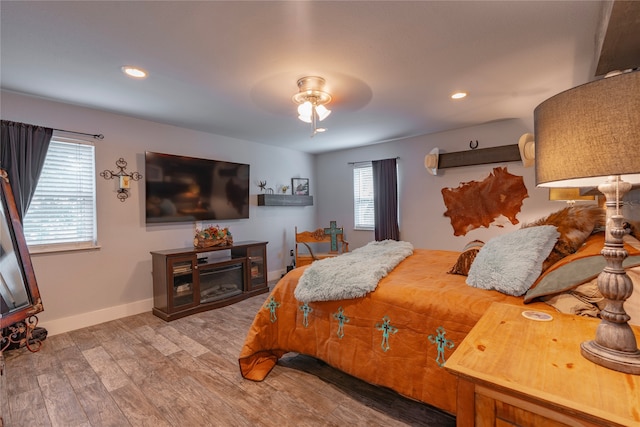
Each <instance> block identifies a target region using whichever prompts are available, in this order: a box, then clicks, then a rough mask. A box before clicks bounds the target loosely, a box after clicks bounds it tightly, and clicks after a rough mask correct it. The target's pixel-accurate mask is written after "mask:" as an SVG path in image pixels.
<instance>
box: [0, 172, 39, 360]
mask: <svg viewBox="0 0 640 427" xmlns="http://www.w3.org/2000/svg"><path fill="white" fill-rule="evenodd" d="M0 191H1V197H0V198H1V199H2V206H1V208H2V209H0V331H1V332H2V334H1V336H0V338H1V341H0V354H1V353H2V351H3V350H5V349H6V348H7V347H9V346H13V345H18V346H22V345H26V346H27V347H28V348H29V350H31V351H37V350H38V349H39V348H40V345H41V342H40V341H38V340H33V339H32V335H31V334H32V332H33V330H34V329H35V327H36V325H37V323H38V318H37V317H36V316H35V315H36V314H38V313H40V312H41V311H42V310H43V308H42V301H41V299H40V291H39V290H38V284H37V283H36V277H35V274H34V271H33V266H32V265H31V257H30V256H29V249H28V248H27V243H26V241H25V238H24V234H23V232H22V224H21V222H20V218H19V216H18V210H17V208H16V203H15V199H14V197H13V192H12V191H11V186H10V185H9V179H8V177H7V173H6V172H5V171H4V170H2V169H0Z"/></svg>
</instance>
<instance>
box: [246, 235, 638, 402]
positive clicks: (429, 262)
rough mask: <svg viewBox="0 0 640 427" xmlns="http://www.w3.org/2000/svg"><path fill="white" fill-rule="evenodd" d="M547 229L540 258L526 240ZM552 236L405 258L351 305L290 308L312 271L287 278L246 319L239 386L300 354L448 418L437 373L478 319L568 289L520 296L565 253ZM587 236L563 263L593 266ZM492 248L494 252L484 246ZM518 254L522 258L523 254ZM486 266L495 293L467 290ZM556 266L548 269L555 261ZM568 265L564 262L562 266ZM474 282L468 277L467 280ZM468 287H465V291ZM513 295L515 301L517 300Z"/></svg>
mask: <svg viewBox="0 0 640 427" xmlns="http://www.w3.org/2000/svg"><path fill="white" fill-rule="evenodd" d="M547 227H550V228H552V229H553V230H554V233H550V232H549V233H546V235H549V236H554V237H553V238H551V239H550V240H551V241H552V242H554V243H551V244H550V243H549V242H547V243H546V247H545V248H543V249H541V248H540V247H539V246H536V245H535V244H533V243H532V240H535V239H532V237H531V235H532V234H535V233H538V231H539V230H541V229H542V228H545V229H546V231H549V229H548V228H547ZM588 228H591V230H588ZM527 230H528V231H527ZM557 230H560V228H556V227H554V226H549V225H540V224H536V225H535V226H533V227H528V228H523V229H520V230H517V231H514V232H511V233H507V234H505V235H504V236H501V238H494V239H491V240H490V241H489V242H487V244H484V245H478V247H474V246H473V245H470V248H466V249H465V250H463V251H461V252H456V251H445V250H427V249H414V250H413V253H412V254H411V255H409V256H408V257H406V258H405V259H404V260H402V261H401V262H400V263H399V264H398V265H397V266H396V267H395V268H394V269H393V270H392V271H391V272H390V273H389V274H388V275H386V276H385V277H383V278H382V279H381V280H380V281H379V283H378V284H377V287H376V288H375V290H374V291H373V292H369V293H367V294H366V295H364V296H362V297H358V298H349V299H342V300H331V301H314V302H307V303H303V302H301V301H299V300H298V299H296V297H295V295H294V292H295V288H296V286H298V282H299V280H300V279H301V276H303V274H304V273H305V271H306V270H307V269H308V268H311V267H312V266H313V264H312V266H305V267H301V268H296V269H294V270H292V271H291V272H289V273H288V274H287V275H285V276H284V277H283V278H282V279H281V280H280V281H279V282H278V283H277V284H276V286H275V287H274V289H273V290H272V292H271V293H270V295H269V296H268V297H267V299H266V301H265V303H264V304H263V306H262V308H261V310H260V311H259V312H258V313H257V314H256V316H255V319H254V321H253V324H252V326H251V328H250V330H249V331H248V334H247V337H246V340H245V344H244V346H243V348H242V350H241V353H240V355H239V365H240V371H241V374H242V376H243V377H244V378H246V379H249V380H254V381H261V380H264V379H265V378H267V376H268V374H269V372H270V371H271V369H272V368H273V367H274V366H275V365H276V363H277V361H278V359H279V358H280V357H282V356H283V355H285V354H286V353H289V352H295V353H301V354H305V355H310V356H313V357H316V358H318V359H320V360H322V361H324V362H326V363H328V364H329V365H331V366H333V367H334V368H337V369H339V370H341V371H343V372H346V373H348V374H350V375H353V376H355V377H357V378H360V379H362V380H364V381H367V382H369V383H371V384H376V385H379V386H383V387H388V388H390V389H393V390H395V391H396V392H398V393H400V394H402V395H404V396H406V397H409V398H412V399H416V400H419V401H421V402H424V403H427V404H430V405H433V406H436V407H438V408H440V409H442V410H444V411H447V412H449V413H451V414H455V413H456V390H457V379H456V377H454V376H453V375H451V374H449V373H448V372H447V371H446V370H445V369H444V365H445V363H446V360H447V358H448V357H449V356H450V355H451V354H452V352H453V351H455V350H456V347H457V346H458V345H459V344H460V342H461V341H462V340H463V339H464V337H465V336H466V335H467V334H468V333H469V331H470V330H471V328H473V326H474V325H475V323H476V322H477V321H478V320H479V319H480V317H481V316H482V315H483V313H484V312H485V310H486V309H487V308H488V307H489V306H490V305H491V304H492V303H494V302H500V303H506V304H512V305H517V306H520V307H522V309H523V310H537V311H546V312H551V313H553V312H554V311H555V310H556V308H554V307H553V306H552V305H550V304H549V303H548V302H543V301H540V299H541V298H543V297H545V296H549V295H557V294H559V293H565V292H571V290H572V289H573V287H575V286H577V285H578V284H574V286H573V287H572V286H566V284H565V286H564V287H563V288H562V289H546V291H545V292H541V291H540V290H538V294H536V295H535V296H532V297H528V296H527V292H529V293H531V292H532V291H533V289H535V286H534V285H535V284H536V283H537V282H539V281H541V280H542V279H543V278H544V276H545V274H540V272H541V268H542V267H541V265H542V264H543V263H544V262H546V261H547V260H548V259H549V257H552V256H553V252H554V251H557V249H558V245H559V244H560V243H561V242H562V244H566V239H567V234H566V233H563V232H559V231H557ZM573 231H574V233H573V236H574V237H575V230H573ZM593 231H594V226H593V225H590V226H589V227H587V229H586V231H584V232H583V233H582V235H581V237H580V242H579V245H578V243H577V242H574V245H577V246H578V248H577V249H576V250H574V251H573V252H574V254H572V256H574V257H575V258H576V259H577V258H580V255H581V254H582V252H583V248H587V247H588V248H590V249H589V250H590V251H591V252H589V254H585V255H584V256H583V257H587V256H590V257H594V258H595V257H596V256H597V253H595V254H594V253H593V252H594V251H593V248H594V247H596V246H598V245H601V244H603V242H604V236H603V233H598V234H592V233H593ZM523 233H529V234H523ZM502 237H504V238H502ZM509 238H511V239H512V240H513V241H515V242H520V243H519V244H517V245H516V246H520V247H516V248H514V247H512V246H509V245H512V244H513V242H511V243H509V242H507V240H509ZM547 239H549V238H547ZM496 240H497V241H498V242H497V243H494V241H496ZM522 242H526V243H522ZM470 243H473V242H470ZM479 243H481V242H479ZM585 243H589V244H588V245H586V244H585ZM496 247H497V248H498V249H496ZM601 247H602V246H600V248H601ZM626 247H627V246H626ZM639 248H640V246H639ZM627 249H628V250H630V251H631V252H632V253H633V255H638V257H637V258H633V259H635V260H636V261H637V262H638V264H639V265H640V249H638V250H635V252H634V248H633V247H630V246H628V247H627ZM527 251H528V252H529V253H525V252H527ZM531 251H533V252H534V253H533V255H532V253H531ZM536 251H537V253H535V252H536ZM541 251H542V252H541ZM353 252H357V249H356V250H355V251H353ZM469 253H472V254H473V257H472V259H471V261H472V262H468V257H467V256H466V255H467V254H469ZM505 254H508V255H505ZM342 256H348V255H341V257H342ZM488 257H490V258H493V259H492V260H493V261H497V262H495V265H492V266H491V269H490V271H489V273H488V277H487V278H486V279H488V281H489V282H491V280H495V277H496V274H498V275H499V276H500V277H501V279H498V281H502V284H501V285H500V286H493V285H492V284H489V285H486V284H484V283H480V282H481V281H480V282H474V281H473V280H470V279H471V278H472V273H473V272H474V270H473V269H474V267H477V266H479V265H483V266H484V265H487V264H490V261H492V260H488V259H486V258H488ZM507 257H512V258H513V257H521V258H523V259H524V261H530V262H529V263H530V264H531V263H532V264H537V267H535V266H534V267H533V269H534V270H535V268H538V270H537V272H535V273H527V272H523V271H521V270H522V269H523V268H528V267H523V266H522V265H521V264H520V263H519V261H522V260H515V259H511V258H507ZM565 257H566V256H562V257H560V258H565ZM528 258H535V259H528ZM556 258H558V257H557V254H556ZM556 258H554V260H555V261H556V262H560V261H561V259H556ZM600 258H601V257H600ZM630 258H632V257H630ZM508 259H510V261H507V260H508ZM322 262H324V261H322ZM556 262H554V263H552V264H551V265H549V266H547V268H546V270H549V271H550V272H551V271H554V269H553V268H552V267H553V266H554V265H555V264H556ZM314 264H315V263H314ZM570 264H571V263H570V262H566V261H565V265H570ZM461 265H463V266H464V265H466V266H467V267H468V269H467V270H466V271H463V272H460V271H457V272H456V271H455V270H456V267H458V268H459V267H460V266H461ZM477 269H481V267H477ZM494 269H497V270H494ZM512 270H514V271H512ZM546 270H545V273H546ZM556 270H557V269H556ZM454 273H458V274H454ZM461 273H464V274H461ZM512 273H515V274H516V275H518V276H520V277H522V276H527V281H528V282H527V283H521V284H519V285H518V286H520V289H516V290H514V289H513V288H512V286H513V284H514V283H517V282H518V281H519V280H520V278H519V277H511V274H512ZM479 274H480V273H478V272H476V274H474V275H473V276H474V278H476V279H477V277H476V276H478V275H479ZM554 274H557V272H556V273H554ZM588 279H589V280H591V279H593V277H588ZM585 280H586V279H585ZM470 281H471V282H473V286H470V284H469V283H468V282H470ZM532 284H533V285H532ZM503 285H504V286H506V288H504V287H502V286H503ZM523 286H524V287H526V289H525V292H522V287H523ZM546 286H547V288H553V286H549V285H548V284H547V285H546ZM492 287H493V288H492ZM516 287H517V286H516ZM636 294H640V292H636ZM530 296H531V295H530Z"/></svg>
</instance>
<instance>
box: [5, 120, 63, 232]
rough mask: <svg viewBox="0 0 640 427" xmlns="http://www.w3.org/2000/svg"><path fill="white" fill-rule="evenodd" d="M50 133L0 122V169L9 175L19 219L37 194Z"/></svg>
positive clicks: (20, 124) (49, 130) (45, 129)
mask: <svg viewBox="0 0 640 427" xmlns="http://www.w3.org/2000/svg"><path fill="white" fill-rule="evenodd" d="M52 134H53V129H50V128H44V127H42V126H34V125H29V124H25V123H18V122H10V121H6V120H2V131H1V133H0V142H1V143H0V168H2V169H4V170H5V171H7V174H8V175H9V183H10V185H11V189H12V190H13V196H14V198H15V199H16V206H17V207H18V215H20V219H21V220H22V218H23V217H24V215H25V214H26V213H27V209H28V208H29V203H31V198H32V197H33V193H34V192H35V191H36V185H37V184H38V179H39V178H40V173H41V172H42V167H43V166H44V159H45V157H46V156H47V150H48V149H49V143H50V142H51V135H52Z"/></svg>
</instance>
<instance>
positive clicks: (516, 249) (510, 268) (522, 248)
mask: <svg viewBox="0 0 640 427" xmlns="http://www.w3.org/2000/svg"><path fill="white" fill-rule="evenodd" d="M559 236H560V233H559V232H558V230H557V229H556V227H555V226H553V225H541V226H537V227H529V228H521V229H519V230H516V231H512V232H511V233H507V234H503V235H501V236H498V237H495V238H493V239H491V240H489V241H488V242H487V243H486V244H485V245H484V246H483V247H482V249H480V251H479V252H478V254H477V255H476V258H475V260H474V261H473V264H471V268H470V269H469V275H468V276H467V284H468V285H469V286H473V287H474V288H480V289H493V290H496V291H499V292H502V293H504V294H507V295H513V296H520V295H524V293H525V292H527V290H529V288H530V287H531V285H533V283H534V282H535V281H536V279H537V278H538V277H539V276H540V274H541V273H542V263H543V262H544V260H545V259H546V258H547V257H548V256H549V254H550V253H551V250H552V249H553V246H554V245H555V244H556V241H557V240H558V237H559Z"/></svg>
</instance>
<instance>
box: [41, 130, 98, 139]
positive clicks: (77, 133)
mask: <svg viewBox="0 0 640 427" xmlns="http://www.w3.org/2000/svg"><path fill="white" fill-rule="evenodd" d="M53 130H56V131H58V132H65V133H73V134H76V135H85V136H91V137H93V139H104V135H103V134H101V133H98V134H93V133H85V132H76V131H73V130H64V129H53Z"/></svg>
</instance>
